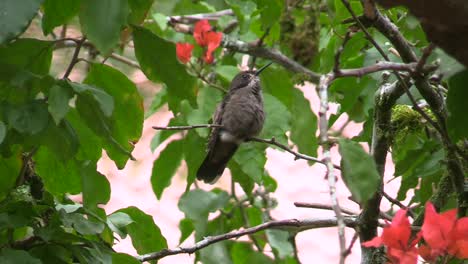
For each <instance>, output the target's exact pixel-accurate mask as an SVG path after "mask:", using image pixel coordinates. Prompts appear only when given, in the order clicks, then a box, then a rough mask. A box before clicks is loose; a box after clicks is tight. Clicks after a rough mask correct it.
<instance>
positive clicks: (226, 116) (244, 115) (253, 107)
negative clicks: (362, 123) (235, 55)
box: [197, 62, 273, 184]
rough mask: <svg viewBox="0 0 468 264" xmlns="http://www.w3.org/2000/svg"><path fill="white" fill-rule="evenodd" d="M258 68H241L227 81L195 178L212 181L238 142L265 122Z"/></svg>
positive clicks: (219, 174)
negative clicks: (227, 86) (227, 85)
mask: <svg viewBox="0 0 468 264" xmlns="http://www.w3.org/2000/svg"><path fill="white" fill-rule="evenodd" d="M272 63H273V62H270V63H268V64H266V65H265V66H263V67H261V68H260V69H258V70H256V71H254V70H248V71H242V72H240V73H238V74H237V75H236V76H235V77H234V79H233V80H232V82H231V86H230V88H229V91H228V92H227V94H226V95H225V97H224V98H223V100H222V101H221V103H220V104H219V105H218V106H217V108H216V111H215V113H214V115H213V124H215V125H218V126H216V127H214V128H213V130H212V131H211V134H210V138H209V140H208V148H207V154H206V157H205V160H204V161H203V163H202V164H201V165H200V168H199V169H198V171H197V179H198V180H202V181H204V182H205V183H209V184H213V183H215V182H216V181H217V180H218V179H219V177H221V175H222V174H223V171H224V169H225V168H226V166H227V163H228V162H229V160H230V159H231V157H232V156H233V155H234V153H235V152H236V150H237V148H238V147H239V145H240V144H241V143H243V142H245V141H246V140H248V139H249V138H251V137H254V136H256V135H258V134H259V133H260V131H261V130H262V127H263V123H264V122H265V113H264V111H263V96H262V87H261V85H260V78H259V75H260V73H261V72H262V71H263V70H265V69H266V68H267V67H268V66H270V65H271V64H272Z"/></svg>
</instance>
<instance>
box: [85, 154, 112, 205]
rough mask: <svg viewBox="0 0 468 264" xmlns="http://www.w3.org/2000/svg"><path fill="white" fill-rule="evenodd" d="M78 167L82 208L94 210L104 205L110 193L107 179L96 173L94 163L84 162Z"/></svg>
mask: <svg viewBox="0 0 468 264" xmlns="http://www.w3.org/2000/svg"><path fill="white" fill-rule="evenodd" d="M80 167H81V170H80V174H81V179H82V192H83V204H84V206H85V207H87V208H95V207H96V206H97V205H98V204H106V203H107V202H108V201H109V199H110V192H111V189H110V183H109V181H108V180H107V178H106V177H105V176H104V175H102V174H101V173H99V172H98V171H97V168H96V163H93V162H89V161H86V162H83V163H82V164H81V166H80Z"/></svg>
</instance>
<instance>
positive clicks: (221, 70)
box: [210, 65, 239, 89]
mask: <svg viewBox="0 0 468 264" xmlns="http://www.w3.org/2000/svg"><path fill="white" fill-rule="evenodd" d="M215 71H216V73H217V74H219V76H220V77H221V78H223V79H224V80H225V81H226V82H228V83H230V82H231V81H232V79H234V77H235V76H236V75H237V74H238V73H239V69H238V68H237V67H235V66H231V65H220V66H218V67H216V69H215ZM210 89H211V88H210Z"/></svg>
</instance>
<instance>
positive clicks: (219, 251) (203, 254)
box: [200, 241, 232, 264]
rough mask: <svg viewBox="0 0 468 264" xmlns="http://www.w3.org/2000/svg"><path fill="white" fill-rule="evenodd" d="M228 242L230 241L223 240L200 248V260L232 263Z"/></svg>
mask: <svg viewBox="0 0 468 264" xmlns="http://www.w3.org/2000/svg"><path fill="white" fill-rule="evenodd" d="M228 244H230V242H229V241H221V242H219V243H215V244H212V245H211V246H209V247H206V248H203V249H202V250H200V262H201V263H204V264H219V263H224V264H232V261H231V258H230V255H229V249H228Z"/></svg>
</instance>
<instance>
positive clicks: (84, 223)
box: [61, 211, 105, 235]
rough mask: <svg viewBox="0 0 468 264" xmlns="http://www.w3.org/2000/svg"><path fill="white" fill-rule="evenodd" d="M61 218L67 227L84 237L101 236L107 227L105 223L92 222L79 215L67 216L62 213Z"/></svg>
mask: <svg viewBox="0 0 468 264" xmlns="http://www.w3.org/2000/svg"><path fill="white" fill-rule="evenodd" d="M61 218H62V221H63V224H64V225H65V226H66V227H73V228H75V230H76V231H77V232H78V233H80V234H82V235H96V234H100V233H101V232H102V231H103V230H104V227H105V226H104V224H103V223H101V222H95V221H92V220H90V219H88V218H86V217H85V216H84V215H83V214H79V213H71V214H67V213H65V211H61Z"/></svg>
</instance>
